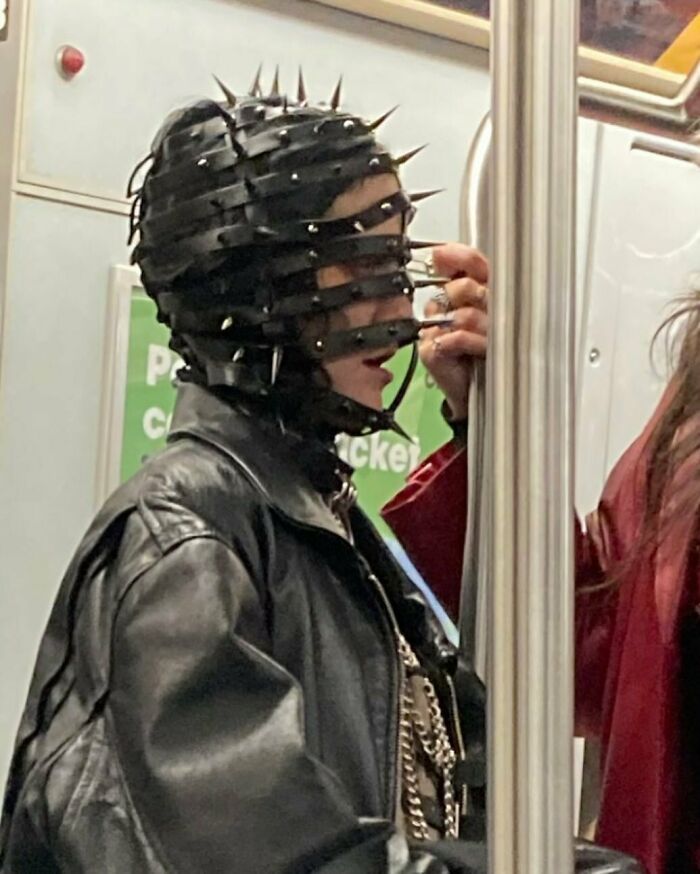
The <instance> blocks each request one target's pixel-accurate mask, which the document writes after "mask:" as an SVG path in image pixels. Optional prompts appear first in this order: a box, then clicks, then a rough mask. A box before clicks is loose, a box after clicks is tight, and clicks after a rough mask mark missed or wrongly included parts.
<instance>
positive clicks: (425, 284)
mask: <svg viewBox="0 0 700 874" xmlns="http://www.w3.org/2000/svg"><path fill="white" fill-rule="evenodd" d="M448 282H452V280H451V279H448V278H447V277H446V276H436V277H435V278H434V279H414V280H413V287H414V288H431V287H432V286H434V285H435V286H438V287H440V286H443V285H447V283H448Z"/></svg>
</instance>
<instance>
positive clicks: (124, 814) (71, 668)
mask: <svg viewBox="0 0 700 874" xmlns="http://www.w3.org/2000/svg"><path fill="white" fill-rule="evenodd" d="M318 472H319V471H316V473H318ZM321 473H322V471H321ZM352 528H353V534H354V539H355V547H353V546H352V545H351V544H350V543H349V542H348V540H347V539H346V538H345V537H344V536H343V532H342V529H341V528H340V527H339V522H338V521H337V520H336V518H335V517H334V516H333V514H332V513H331V512H330V511H329V510H328V508H327V505H326V502H325V501H324V500H323V498H322V496H321V494H320V493H319V491H318V490H317V489H316V488H314V487H313V486H312V485H311V483H310V481H309V477H308V476H307V474H305V473H304V470H303V466H302V465H301V464H300V463H299V458H298V457H297V456H296V454H295V453H294V452H291V451H290V449H289V445H288V444H287V442H285V440H284V439H283V438H282V437H281V435H280V434H279V432H278V431H276V430H275V429H274V428H270V427H265V426H263V425H262V424H261V423H260V422H259V421H257V420H256V419H254V418H252V417H251V416H246V415H245V414H243V413H240V412H236V411H233V410H232V408H231V407H230V406H229V405H227V404H225V403H224V402H222V401H221V400H219V399H217V398H216V397H215V396H214V395H212V394H211V393H209V392H207V391H206V390H203V389H201V388H198V387H196V386H193V385H186V386H183V387H181V389H180V394H179V399H178V405H177V409H176V413H175V417H174V424H173V432H172V436H171V439H170V445H169V447H168V448H167V449H166V450H165V451H163V452H162V453H161V454H160V455H158V456H157V457H155V458H154V459H152V460H151V461H150V462H149V463H148V464H147V465H146V466H145V467H144V469H143V470H142V471H141V472H140V473H139V474H138V475H137V476H136V477H135V478H134V479H132V480H131V481H130V482H129V483H127V484H126V485H125V486H124V487H122V488H121V489H120V490H118V491H117V492H116V493H115V495H114V496H113V497H112V498H111V499H110V500H109V501H108V502H107V504H106V505H105V507H104V508H103V509H102V511H101V512H100V514H99V515H98V517H97V519H96V520H95V522H94V524H93V525H92V527H91V528H90V530H89V532H88V533H87V535H86V537H85V538H84V540H83V542H82V544H81V546H80V548H79V549H78V552H77V554H76V556H75V558H74V560H73V562H72V564H71V566H70V568H69V570H68V573H67V575H66V577H65V579H64V581H63V584H62V586H61V589H60V592H59V595H58V598H57V600H56V604H55V607H54V610H53V612H52V615H51V618H50V621H49V625H48V628H47V631H46V634H45V636H44V639H43V642H42V644H41V649H40V652H39V656H38V661H37V666H36V670H35V674H34V678H33V681H32V685H31V689H30V694H29V699H28V702H27V706H26V709H25V712H24V715H23V718H22V722H21V726H20V730H19V735H18V740H17V746H16V750H15V755H14V759H13V762H12V766H11V772H10V778H9V783H8V788H7V793H6V798H5V807H4V812H3V820H2V832H1V837H0V851H1V852H2V859H3V861H2V865H1V866H0V868H1V870H2V872H3V874H29V872H31V874H37V872H42V874H53V872H58V871H61V872H71V874H82V872H99V874H145V872H148V874H156V872H157V874H165V872H168V874H172V872H178V874H179V872H187V874H193V872H206V874H219V872H221V874H224V872H226V874H295V872H314V874H321V872H322V874H369V872H372V874H375V872H376V874H446V872H455V871H460V872H461V871H464V872H472V871H474V872H483V871H484V866H485V856H484V847H483V845H481V846H476V845H470V844H466V843H463V842H458V843H454V842H452V843H451V844H448V845H444V846H441V845H439V844H438V845H427V846H423V847H411V848H409V846H408V845H407V843H406V841H405V840H404V839H403V837H401V836H400V835H398V834H396V832H395V830H394V827H393V825H392V823H393V820H394V811H395V807H396V800H397V799H396V795H397V782H398V780H397V764H396V763H397V749H396V742H397V714H398V701H397V696H398V680H399V670H400V668H399V665H398V661H397V657H396V647H395V625H394V623H397V624H398V625H399V626H400V628H401V630H402V632H403V633H404V634H405V635H406V637H407V638H408V639H409V641H410V642H411V643H412V645H413V646H414V648H415V649H416V651H417V652H418V654H419V656H420V657H421V660H422V661H423V662H424V663H425V665H426V666H427V667H428V668H429V670H430V672H431V674H432V676H433V679H434V682H435V683H436V686H437V688H438V691H439V693H440V694H441V697H442V700H443V705H444V708H445V711H446V713H447V716H448V723H449V728H450V731H451V733H452V735H453V741H454V743H455V744H456V745H457V746H459V745H460V737H459V732H458V726H457V725H456V720H455V719H454V714H455V712H456V711H457V710H458V709H459V710H460V711H461V713H462V715H463V722H464V725H463V728H464V730H465V732H464V735H465V737H466V743H467V746H468V747H469V750H470V755H471V761H470V762H467V768H466V773H468V772H469V770H470V768H471V771H472V776H473V775H474V771H475V770H476V772H478V771H479V766H478V765H479V761H481V762H482V763H483V745H482V741H483V710H482V705H483V701H482V700H480V696H479V690H478V689H477V691H476V694H475V692H474V687H473V685H470V682H469V678H468V677H467V678H466V679H465V677H466V675H464V676H463V675H461V674H460V672H459V670H457V659H456V657H455V653H454V651H453V649H452V648H451V647H450V646H449V644H448V643H447V641H446V640H445V638H444V636H443V634H442V632H441V630H440V628H439V626H438V624H437V622H436V621H435V620H434V618H433V617H432V615H431V613H430V611H429V610H428V609H427V607H426V605H425V603H424V602H423V599H422V598H421V597H420V596H419V595H418V593H417V592H416V591H415V589H414V588H413V587H412V585H411V584H410V583H409V581H408V580H407V579H406V577H405V576H404V575H403V573H402V572H401V570H400V569H399V568H398V566H397V565H396V563H395V562H394V560H393V559H392V557H391V556H390V555H389V553H388V551H387V550H386V548H385V547H384V545H383V543H382V541H381V539H380V538H379V537H378V535H377V534H376V533H375V531H374V530H373V529H372V527H371V525H370V524H369V522H368V520H367V519H366V517H364V516H363V515H362V514H361V513H360V512H359V511H357V510H355V511H354V512H353V514H352ZM379 580H381V583H380V582H379ZM455 681H456V682H455ZM455 686H456V687H457V688H458V689H460V690H462V697H463V700H462V701H461V703H460V705H459V706H458V707H457V706H455V695H454V689H455ZM465 699H469V700H465ZM463 739H464V738H463ZM475 764H476V768H475V767H474V766H475ZM462 768H463V770H464V765H462ZM477 782H478V774H477ZM607 861H609V859H608V860H607ZM600 870H601V871H603V870H604V871H606V872H615V871H623V870H627V869H626V868H623V867H604V868H601V869H600ZM629 870H633V869H631V868H630V869H629Z"/></svg>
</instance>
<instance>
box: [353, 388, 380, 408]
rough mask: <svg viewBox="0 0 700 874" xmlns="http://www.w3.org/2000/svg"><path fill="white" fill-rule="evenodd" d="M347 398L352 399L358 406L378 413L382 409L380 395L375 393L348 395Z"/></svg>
mask: <svg viewBox="0 0 700 874" xmlns="http://www.w3.org/2000/svg"><path fill="white" fill-rule="evenodd" d="M348 397H350V398H352V400H353V401H356V402H357V403H358V404H362V405H363V406H365V407H369V408H370V409H371V410H376V411H377V412H378V413H381V411H382V410H383V409H384V403H383V402H382V396H381V393H380V394H377V393H376V392H367V393H366V394H353V395H348Z"/></svg>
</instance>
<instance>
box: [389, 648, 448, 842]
mask: <svg viewBox="0 0 700 874" xmlns="http://www.w3.org/2000/svg"><path fill="white" fill-rule="evenodd" d="M398 648H399V655H400V656H401V660H402V661H403V664H404V666H405V668H406V675H405V677H404V683H403V689H402V693H401V713H400V728H399V742H400V746H401V766H402V783H403V790H404V803H405V807H406V812H407V817H408V825H409V829H410V837H412V838H413V839H414V840H419V841H426V840H428V839H429V838H430V831H429V827H428V822H427V820H426V817H425V811H424V809H423V801H422V798H421V794H420V789H419V782H418V761H417V751H416V745H417V744H418V745H420V747H421V749H422V751H423V753H424V755H425V756H426V758H427V759H428V761H429V762H430V764H431V765H432V767H433V769H434V770H435V773H436V775H437V776H438V778H439V781H440V783H441V787H442V806H443V814H444V837H446V838H457V837H458V836H459V803H458V802H457V801H456V800H455V786H454V772H455V767H456V764H457V755H456V753H455V751H454V749H453V748H452V745H451V743H450V737H449V734H448V733H447V728H446V726H445V720H444V718H443V715H442V710H441V708H440V702H439V700H438V697H437V693H436V691H435V687H434V686H433V684H432V682H431V681H430V680H429V679H428V677H422V678H421V679H422V686H423V692H424V693H425V697H426V700H427V702H428V716H429V722H430V725H429V726H427V725H426V724H425V722H424V720H423V717H422V715H421V713H420V711H419V709H418V707H417V706H416V702H415V696H414V694H413V687H412V685H411V678H410V674H411V672H413V671H415V670H416V668H420V662H419V661H418V658H417V656H416V654H415V653H414V652H413V650H412V649H411V646H410V645H409V643H408V641H407V640H406V639H405V638H404V637H403V635H399V640H398Z"/></svg>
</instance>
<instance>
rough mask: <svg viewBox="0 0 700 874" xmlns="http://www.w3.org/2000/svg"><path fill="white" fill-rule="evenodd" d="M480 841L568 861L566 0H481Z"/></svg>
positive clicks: (529, 860) (569, 25)
mask: <svg viewBox="0 0 700 874" xmlns="http://www.w3.org/2000/svg"><path fill="white" fill-rule="evenodd" d="M493 6H494V7H495V8H494V15H493V42H492V87H493V129H494V139H493V177H492V179H493V189H492V190H493V211H492V215H493V221H494V225H493V237H492V239H493V251H494V259H493V274H494V276H493V333H492V340H491V354H490V360H489V373H488V392H489V405H490V412H489V415H490V425H489V434H490V436H489V437H488V438H487V447H488V452H489V456H490V458H489V463H490V465H491V470H492V492H491V495H490V498H489V509H490V531H489V536H490V548H489V558H490V573H491V580H490V583H489V590H490V591H489V594H490V613H489V620H490V621H489V646H488V654H489V661H490V664H489V731H490V736H489V848H490V862H489V865H490V871H491V872H492V874H571V872H572V871H573V859H572V836H573V785H572V783H573V781H572V742H571V739H572V734H573V731H572V728H573V725H572V723H573V718H572V713H573V694H572V686H573V670H572V664H573V660H572V607H573V585H572V575H573V559H572V554H573V549H572V534H573V525H572V509H573V493H572V473H573V463H572V462H573V427H572V424H573V423H572V419H573V403H572V400H573V316H574V307H573V300H572V298H573V294H574V269H573V263H574V258H573V256H574V225H575V219H574V215H575V212H574V199H575V176H576V162H575V157H576V115H577V106H576V75H575V62H576V44H577V36H578V32H577V17H578V13H577V10H578V2H577V0H494V4H493Z"/></svg>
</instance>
